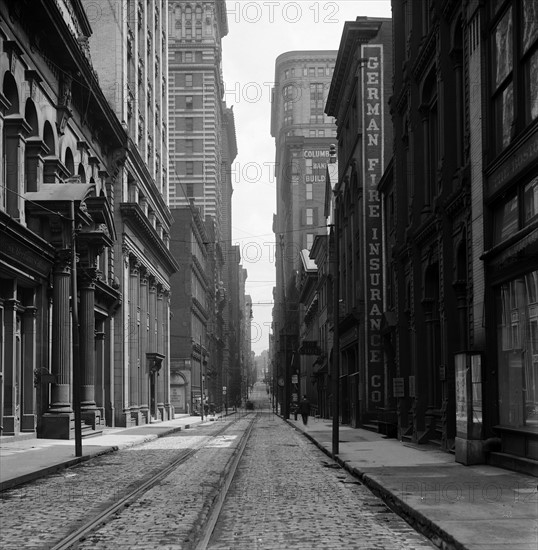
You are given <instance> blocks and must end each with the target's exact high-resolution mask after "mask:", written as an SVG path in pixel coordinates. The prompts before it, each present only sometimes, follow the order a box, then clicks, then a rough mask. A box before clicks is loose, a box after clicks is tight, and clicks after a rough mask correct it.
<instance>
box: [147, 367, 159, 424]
mask: <svg viewBox="0 0 538 550" xmlns="http://www.w3.org/2000/svg"><path fill="white" fill-rule="evenodd" d="M155 378H156V373H155V372H150V375H149V399H150V405H149V410H150V414H151V418H152V419H153V420H157V418H158V416H159V415H158V414H157V381H156V379H155Z"/></svg>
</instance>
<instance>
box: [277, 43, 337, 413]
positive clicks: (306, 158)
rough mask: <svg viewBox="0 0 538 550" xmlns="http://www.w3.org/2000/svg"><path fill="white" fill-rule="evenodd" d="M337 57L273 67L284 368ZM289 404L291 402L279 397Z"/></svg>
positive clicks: (325, 150) (315, 207)
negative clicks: (297, 280) (325, 111)
mask: <svg viewBox="0 0 538 550" xmlns="http://www.w3.org/2000/svg"><path fill="white" fill-rule="evenodd" d="M336 54H337V52H336V51H294V52H287V53H284V54H282V55H280V56H279V57H278V58H277V60H276V66H275V87H274V89H273V97H272V111H271V135H272V136H273V137H274V138H275V145H276V158H275V174H276V180H277V212H276V216H275V219H274V226H273V230H274V232H275V237H276V286H277V297H276V305H275V311H274V313H273V319H274V323H275V326H274V330H275V333H276V334H277V337H278V338H279V340H278V342H277V343H276V347H277V349H278V350H279V352H280V353H281V359H280V361H279V362H278V363H279V364H280V365H281V366H282V365H286V364H289V363H290V362H291V356H290V353H291V350H293V349H296V348H297V339H298V330H299V320H298V308H299V305H298V296H297V287H296V285H295V273H296V272H297V271H298V269H299V267H300V264H301V250H303V249H310V248H311V247H312V244H313V241H314V237H315V236H316V235H318V234H321V233H326V232H327V229H326V228H325V227H324V226H322V225H321V224H322V223H323V217H322V213H323V206H324V197H325V168H326V164H327V160H328V157H329V146H330V144H331V143H334V141H335V140H336V137H335V136H336V126H335V125H334V120H333V118H332V117H328V116H326V115H325V114H324V110H325V102H326V98H327V93H328V91H329V86H330V83H331V78H332V74H333V71H334V64H335V61H336ZM280 397H281V399H284V400H283V401H282V402H283V403H285V404H288V403H289V396H280Z"/></svg>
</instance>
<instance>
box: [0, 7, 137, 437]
mask: <svg viewBox="0 0 538 550" xmlns="http://www.w3.org/2000/svg"><path fill="white" fill-rule="evenodd" d="M91 33H92V27H91V24H90V21H89V19H88V16H87V14H86V13H85V11H84V9H83V8H82V6H81V4H80V3H79V2H75V1H73V2H71V1H66V2H63V3H62V4H61V5H60V4H59V3H55V2H46V1H36V2H32V3H27V2H13V1H4V0H2V1H0V83H1V86H2V87H1V92H0V169H1V172H0V225H1V226H2V229H1V231H0V335H1V338H0V371H1V372H0V384H1V387H0V426H1V427H2V428H1V429H2V435H18V434H19V433H22V432H25V433H32V432H33V433H37V435H38V436H39V437H44V438H59V439H71V438H73V437H74V416H75V415H74V409H75V406H76V403H75V402H74V385H75V383H76V381H77V375H78V376H79V378H80V379H79V381H78V382H79V383H77V386H79V388H80V408H81V412H82V420H83V422H84V428H83V432H86V431H87V430H88V431H90V432H91V431H92V430H95V429H98V428H99V427H100V426H102V425H103V424H104V423H105V419H106V422H107V424H108V425H112V424H113V418H112V416H111V407H110V403H111V401H112V398H113V392H114V387H115V368H114V350H113V343H114V341H115V340H114V337H115V316H116V315H118V306H119V304H120V303H121V293H120V289H119V285H118V283H117V274H118V267H117V265H116V264H115V262H114V247H115V246H116V241H117V235H119V234H120V232H119V227H118V223H117V221H116V219H115V216H114V211H113V209H114V203H115V192H114V179H115V178H121V177H122V173H123V166H122V163H121V162H118V161H119V160H120V159H122V158H123V157H124V155H125V149H126V146H127V134H126V132H125V129H124V128H123V127H122V125H121V123H120V121H119V120H118V118H117V117H116V115H115V113H114V111H113V109H112V108H111V107H110V106H109V104H108V102H107V100H106V99H105V96H104V95H103V92H102V90H101V89H100V87H99V82H98V80H97V77H96V74H95V71H94V69H93V67H92V57H91V55H90V52H89V50H88V48H87V43H88V39H89V37H90V36H91ZM119 273H121V266H120V268H119ZM73 295H74V296H76V298H75V299H74V300H73ZM75 305H76V306H77V307H75ZM77 313H78V316H77ZM77 320H78V323H77ZM77 324H79V325H80V329H77ZM75 344H76V345H75Z"/></svg>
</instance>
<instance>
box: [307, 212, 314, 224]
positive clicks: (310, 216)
mask: <svg viewBox="0 0 538 550" xmlns="http://www.w3.org/2000/svg"><path fill="white" fill-rule="evenodd" d="M305 223H306V225H313V224H314V209H313V208H307V209H306V217H305Z"/></svg>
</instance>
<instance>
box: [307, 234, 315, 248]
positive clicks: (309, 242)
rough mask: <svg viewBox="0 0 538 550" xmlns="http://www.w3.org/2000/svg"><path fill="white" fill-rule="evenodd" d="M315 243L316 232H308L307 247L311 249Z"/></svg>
mask: <svg viewBox="0 0 538 550" xmlns="http://www.w3.org/2000/svg"><path fill="white" fill-rule="evenodd" d="M313 244H314V234H313V233H307V234H306V249H307V250H311V249H312V245H313Z"/></svg>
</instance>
